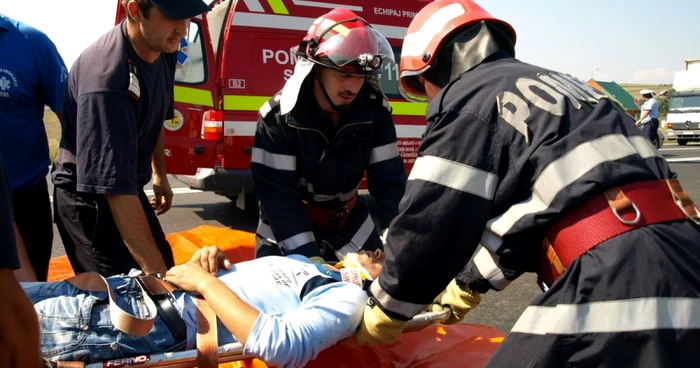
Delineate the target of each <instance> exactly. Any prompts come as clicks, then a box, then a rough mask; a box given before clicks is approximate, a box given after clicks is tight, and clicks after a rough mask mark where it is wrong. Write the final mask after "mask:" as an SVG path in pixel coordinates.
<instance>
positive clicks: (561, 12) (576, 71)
mask: <svg viewBox="0 0 700 368" xmlns="http://www.w3.org/2000/svg"><path fill="white" fill-rule="evenodd" d="M477 3H479V4H480V5H481V6H482V7H484V8H485V9H486V10H487V11H489V12H490V13H491V14H493V15H494V16H496V17H499V18H501V19H504V20H506V21H507V22H509V23H510V24H511V25H512V26H513V27H514V28H515V29H516V32H517V34H518V40H517V44H516V53H517V57H518V58H519V59H520V60H523V61H525V62H528V63H531V64H536V65H539V66H542V67H546V68H550V69H554V70H557V71H561V72H565V73H568V74H571V75H573V76H575V77H577V78H580V79H583V80H588V79H590V78H591V77H593V78H594V79H597V80H602V81H611V80H614V81H616V82H618V83H644V84H647V83H650V84H662V83H667V84H670V83H672V81H673V73H674V72H675V71H678V70H681V69H683V67H684V62H683V60H684V59H686V58H696V57H700V26H699V25H698V24H697V23H698V22H699V21H700V19H699V18H698V14H700V1H697V0H666V1H661V0H635V1H631V0H586V1H580V0H477ZM116 7H117V0H31V1H29V0H0V13H2V14H5V15H6V16H9V17H11V18H15V19H17V20H19V21H22V22H24V23H27V24H29V25H31V26H34V27H36V28H37V29H39V30H41V31H43V32H44V33H46V34H47V35H48V36H49V38H51V40H52V41H53V42H54V43H55V44H56V47H57V48H58V51H59V53H60V54H61V56H62V57H63V59H64V61H65V63H66V65H67V66H68V67H70V66H71V65H72V64H73V61H74V60H75V59H76V58H77V57H78V55H80V53H81V52H82V50H83V49H85V47H87V46H88V45H90V44H91V43H92V42H94V41H95V40H97V39H98V38H99V37H100V36H101V35H102V34H104V33H105V32H107V31H108V30H109V29H110V28H112V27H113V25H114V19H115V11H116ZM78 14H84V15H80V16H78Z"/></svg>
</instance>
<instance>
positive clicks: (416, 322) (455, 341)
mask: <svg viewBox="0 0 700 368" xmlns="http://www.w3.org/2000/svg"><path fill="white" fill-rule="evenodd" d="M167 237H168V241H169V242H170V244H171V246H172V247H173V253H174V255H175V263H176V264H180V263H183V262H186V261H188V260H189V259H190V257H191V255H192V254H193V253H194V252H196V251H197V249H199V248H201V247H203V246H208V245H217V246H218V247H219V248H221V249H222V250H224V252H226V254H227V256H228V257H229V259H231V261H232V262H240V261H244V260H249V259H252V258H253V257H254V244H255V235H254V234H252V233H247V232H242V231H237V230H231V229H226V228H221V227H215V226H209V225H203V226H199V227H197V228H194V229H192V230H189V231H184V232H178V233H173V234H170V235H168V236H167ZM73 275H74V274H73V272H72V269H71V267H70V263H69V262H68V260H67V259H66V257H65V256H63V257H56V258H53V259H52V260H51V264H50V268H49V281H58V280H65V279H67V278H69V277H71V276H73ZM449 313H450V312H449V310H447V309H446V310H443V311H442V312H438V313H436V312H427V313H423V314H420V315H418V316H416V317H414V318H413V319H412V320H411V321H410V322H409V324H408V326H407V327H406V330H405V331H406V333H404V334H403V335H402V336H401V338H400V339H399V341H398V342H397V343H395V344H392V345H381V346H377V347H373V348H370V347H366V346H360V345H358V344H357V343H356V342H355V341H354V339H352V338H350V339H346V340H345V341H342V342H340V343H338V344H336V345H335V346H333V347H331V348H329V349H326V350H324V351H322V352H321V353H320V354H319V356H318V357H317V358H316V359H314V360H313V361H311V362H310V363H309V364H308V367H310V368H314V367H316V368H321V367H330V366H332V367H341V368H342V367H369V366H371V367H387V368H388V367H392V368H398V367H451V366H454V364H455V362H460V363H459V365H460V366H462V367H483V366H484V365H485V364H486V362H487V361H488V359H489V357H490V356H491V354H492V353H493V352H494V350H495V349H496V348H497V347H498V345H499V344H500V342H501V341H503V338H504V337H505V334H504V333H502V332H501V331H499V330H497V329H495V328H493V327H490V326H480V325H470V324H455V325H450V326H444V325H441V324H440V322H442V321H444V320H446V319H447V318H448V317H449ZM218 361H219V367H239V368H244V367H245V368H248V367H254V368H263V367H265V368H266V367H267V365H266V364H265V363H264V362H262V361H260V360H258V359H255V358H253V357H250V356H246V355H245V354H244V351H243V346H242V345H241V344H239V343H231V344H226V345H223V346H219V348H218ZM196 362H197V350H196V349H192V350H185V351H176V352H168V353H157V354H150V355H140V356H135V357H128V358H124V359H116V360H108V361H102V362H95V363H88V364H84V365H83V364H81V363H76V362H70V363H68V362H65V363H63V362H62V363H59V364H58V366H59V367H85V368H98V367H130V366H134V367H139V368H146V367H167V368H176V367H193V366H196Z"/></svg>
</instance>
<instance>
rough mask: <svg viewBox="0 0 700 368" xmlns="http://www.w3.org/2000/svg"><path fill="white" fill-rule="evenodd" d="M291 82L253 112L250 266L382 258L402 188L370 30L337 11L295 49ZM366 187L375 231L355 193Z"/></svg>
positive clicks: (383, 54)
mask: <svg viewBox="0 0 700 368" xmlns="http://www.w3.org/2000/svg"><path fill="white" fill-rule="evenodd" d="M296 52H297V55H298V56H299V59H298V62H297V64H296V65H295V69H294V74H293V75H292V77H290V79H289V80H288V81H287V82H286V84H285V85H284V88H283V89H282V91H281V92H279V93H278V94H276V95H275V96H274V97H273V98H272V99H270V100H269V101H268V102H267V103H266V104H265V105H263V107H262V108H261V109H260V117H259V120H258V127H257V131H256V134H255V142H254V145H253V152H252V159H251V172H252V175H253V181H254V184H255V191H256V193H257V195H258V198H259V200H260V222H259V224H258V229H257V231H256V233H257V242H256V257H261V256H265V255H271V254H277V255H279V254H284V255H287V254H293V253H296V254H303V255H305V256H307V257H310V258H312V259H314V260H317V261H320V260H321V258H324V259H326V260H337V259H343V257H344V256H345V255H346V254H347V253H349V252H356V251H358V250H360V249H364V250H376V249H383V243H382V241H381V239H380V234H379V231H381V229H386V228H387V227H388V226H389V222H390V221H391V220H392V219H393V218H394V217H395V216H396V214H397V211H398V203H399V201H400V200H401V197H402V196H403V193H404V189H405V185H406V172H405V168H404V166H403V160H402V159H401V157H400V156H399V152H398V147H397V142H396V129H395V127H394V124H393V120H392V118H391V107H390V106H389V104H388V101H387V100H386V98H385V97H384V94H383V93H382V91H381V88H380V86H379V80H378V77H377V74H378V73H379V71H380V70H381V68H382V66H383V64H384V63H387V62H391V63H393V62H394V57H393V52H392V50H391V47H390V45H389V43H388V41H387V40H386V38H384V36H382V35H381V34H380V33H379V32H378V31H376V30H375V29H374V28H372V27H371V26H370V25H369V24H368V23H367V22H365V21H364V20H363V19H362V18H360V17H358V16H357V15H355V14H354V13H353V12H351V11H349V10H347V9H343V8H338V9H335V10H333V11H331V12H329V13H327V14H325V15H323V16H321V17H320V18H318V19H317V20H316V21H315V22H314V23H313V25H312V26H311V28H310V29H309V31H308V33H307V35H306V37H305V38H304V39H303V40H302V41H301V43H300V44H299V46H298V47H297V51H296ZM365 171H366V172H367V185H368V189H369V192H370V194H371V195H372V197H373V198H374V199H375V201H376V204H377V216H378V218H379V222H380V226H379V227H377V226H376V225H375V223H374V221H373V219H372V216H370V213H369V211H368V207H367V205H366V204H365V202H364V201H363V199H362V198H360V197H358V194H357V191H358V187H359V186H360V182H361V180H362V178H363V176H364V173H365Z"/></svg>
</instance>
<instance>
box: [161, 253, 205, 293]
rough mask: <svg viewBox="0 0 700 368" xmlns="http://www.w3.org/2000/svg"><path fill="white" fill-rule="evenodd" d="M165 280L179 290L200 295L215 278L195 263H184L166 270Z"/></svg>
mask: <svg viewBox="0 0 700 368" xmlns="http://www.w3.org/2000/svg"><path fill="white" fill-rule="evenodd" d="M165 280H166V281H168V282H170V283H173V284H175V285H177V286H178V287H179V288H180V289H182V290H184V291H187V292H188V293H193V294H202V292H201V291H202V290H204V288H206V287H207V285H208V284H209V283H210V282H211V281H216V280H217V278H216V277H214V276H212V275H211V274H209V273H208V272H207V271H206V270H205V269H204V268H202V266H200V265H199V264H198V263H195V262H192V261H190V262H186V263H183V264H181V265H179V266H175V267H173V268H171V269H169V270H168V272H167V273H166V274H165Z"/></svg>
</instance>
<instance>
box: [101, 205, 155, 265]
mask: <svg viewBox="0 0 700 368" xmlns="http://www.w3.org/2000/svg"><path fill="white" fill-rule="evenodd" d="M105 197H106V198H107V203H109V208H110V210H111V211H112V216H113V217H114V222H115V223H116V224H117V228H118V229H119V233H120V234H121V236H122V239H123V240H124V243H125V244H126V246H127V248H128V249H129V252H131V255H132V256H133V257H134V259H135V260H136V262H137V263H138V264H139V266H141V270H143V271H144V272H145V273H148V274H150V273H156V272H157V273H160V274H161V275H165V272H166V271H167V268H166V266H165V261H164V260H163V256H162V255H161V253H160V250H158V247H157V246H156V243H155V241H154V240H153V233H152V232H151V227H150V226H149V225H148V220H147V219H146V213H145V212H144V210H143V207H141V202H140V201H139V198H138V197H137V196H135V195H106V196H105Z"/></svg>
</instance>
